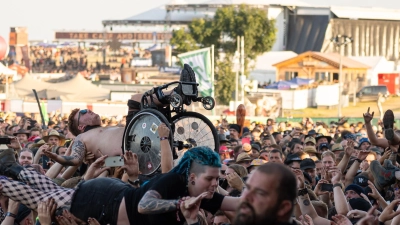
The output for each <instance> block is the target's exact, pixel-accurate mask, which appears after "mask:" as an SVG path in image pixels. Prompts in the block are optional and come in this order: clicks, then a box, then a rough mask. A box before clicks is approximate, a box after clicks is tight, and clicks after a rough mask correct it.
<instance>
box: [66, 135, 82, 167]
mask: <svg viewBox="0 0 400 225" xmlns="http://www.w3.org/2000/svg"><path fill="white" fill-rule="evenodd" d="M85 154H86V146H85V144H84V143H83V142H82V141H81V140H76V141H75V142H74V144H73V146H72V155H71V156H63V158H64V159H65V161H66V162H65V163H64V164H65V165H67V166H77V165H79V164H80V163H81V162H82V161H83V159H84V158H85ZM77 160H78V161H77Z"/></svg>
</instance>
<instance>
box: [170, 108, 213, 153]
mask: <svg viewBox="0 0 400 225" xmlns="http://www.w3.org/2000/svg"><path fill="white" fill-rule="evenodd" d="M171 121H172V123H173V124H174V127H175V129H174V133H173V138H174V141H184V142H185V141H186V142H190V141H189V140H188V139H192V140H194V141H195V142H196V146H207V147H210V148H211V149H213V150H214V151H216V152H217V153H218V152H219V139H218V134H217V130H216V129H215V127H214V125H213V124H212V123H211V121H210V120H209V119H208V118H207V117H205V116H204V115H202V114H200V113H196V112H183V113H179V114H177V115H175V116H173V117H172V118H171ZM187 132H189V133H187ZM206 135H207V136H208V138H206V139H204V137H206ZM211 135H212V138H213V139H211Z"/></svg>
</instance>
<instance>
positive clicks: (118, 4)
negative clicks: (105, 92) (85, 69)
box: [0, 0, 170, 40]
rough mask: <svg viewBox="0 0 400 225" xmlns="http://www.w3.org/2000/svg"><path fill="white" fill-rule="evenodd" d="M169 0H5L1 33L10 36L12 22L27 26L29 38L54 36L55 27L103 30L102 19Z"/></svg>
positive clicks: (127, 13) (51, 37)
mask: <svg viewBox="0 0 400 225" xmlns="http://www.w3.org/2000/svg"><path fill="white" fill-rule="evenodd" d="M2 1H3V0H2ZM168 2H170V0H147V1H142V0H112V1H110V0H66V1H65V0H64V1H61V0H12V1H7V3H4V2H2V3H1V7H0V8H1V9H2V10H1V12H0V36H3V37H5V39H6V40H8V34H9V30H10V27H13V26H26V27H28V32H29V39H30V40H32V39H35V40H36V39H50V40H52V39H53V37H54V31H56V30H63V29H65V30H76V31H81V30H83V29H85V30H87V31H97V30H99V31H102V24H101V21H102V20H106V19H123V18H127V17H130V16H132V15H135V14H138V13H141V12H143V11H146V10H149V9H151V8H154V7H157V6H160V5H163V4H166V3H168ZM6 8H7V9H6ZM4 9H5V10H4Z"/></svg>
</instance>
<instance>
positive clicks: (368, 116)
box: [363, 107, 389, 148]
mask: <svg viewBox="0 0 400 225" xmlns="http://www.w3.org/2000/svg"><path fill="white" fill-rule="evenodd" d="M363 116H364V122H365V129H367V134H368V139H369V141H370V142H371V144H372V145H375V146H379V147H382V148H387V147H389V142H388V141H387V140H386V139H384V138H377V137H376V135H375V132H374V130H373V129H372V125H371V120H372V118H374V112H372V113H369V107H368V110H367V112H366V113H364V114H363Z"/></svg>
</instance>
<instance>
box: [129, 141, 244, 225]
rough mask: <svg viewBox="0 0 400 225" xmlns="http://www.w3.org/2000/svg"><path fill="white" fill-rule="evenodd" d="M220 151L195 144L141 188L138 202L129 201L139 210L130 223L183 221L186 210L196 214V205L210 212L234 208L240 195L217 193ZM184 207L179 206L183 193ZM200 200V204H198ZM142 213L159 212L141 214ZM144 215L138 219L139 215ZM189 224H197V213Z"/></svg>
mask: <svg viewBox="0 0 400 225" xmlns="http://www.w3.org/2000/svg"><path fill="white" fill-rule="evenodd" d="M220 167H221V163H220V159H219V155H218V154H217V153H215V152H214V151H212V150H211V149H210V148H208V147H195V148H192V149H190V150H188V151H187V152H186V153H185V154H184V156H183V157H182V159H181V160H180V162H179V164H178V165H177V166H176V167H175V168H173V169H172V170H171V171H170V172H169V173H167V174H164V175H160V176H159V177H158V178H156V179H153V180H150V181H149V182H148V183H147V184H145V185H144V186H142V187H141V188H140V189H143V190H146V192H145V193H144V195H143V197H142V198H141V200H140V202H139V205H131V207H133V208H136V207H137V210H133V209H132V210H129V206H127V211H128V212H132V211H134V212H136V211H137V212H138V213H140V214H142V215H140V214H136V215H128V217H129V222H130V223H131V224H183V223H184V217H183V215H182V212H183V213H184V214H185V218H186V220H187V216H186V215H187V211H192V214H193V215H197V211H198V209H199V208H202V209H205V210H207V211H209V212H211V213H212V214H214V213H216V212H217V211H218V210H219V209H221V210H227V211H234V210H236V207H237V206H238V204H239V198H234V197H228V196H223V195H220V194H219V193H216V190H217V187H218V178H219V168H220ZM185 196H189V197H186V198H185V204H184V205H185V207H181V199H182V197H185ZM199 203H200V204H199ZM143 214H159V215H157V216H144V215H143ZM136 216H138V217H141V218H143V220H141V221H140V222H138V217H136ZM187 222H188V224H189V225H190V224H197V223H196V222H197V217H194V220H193V221H187Z"/></svg>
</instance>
